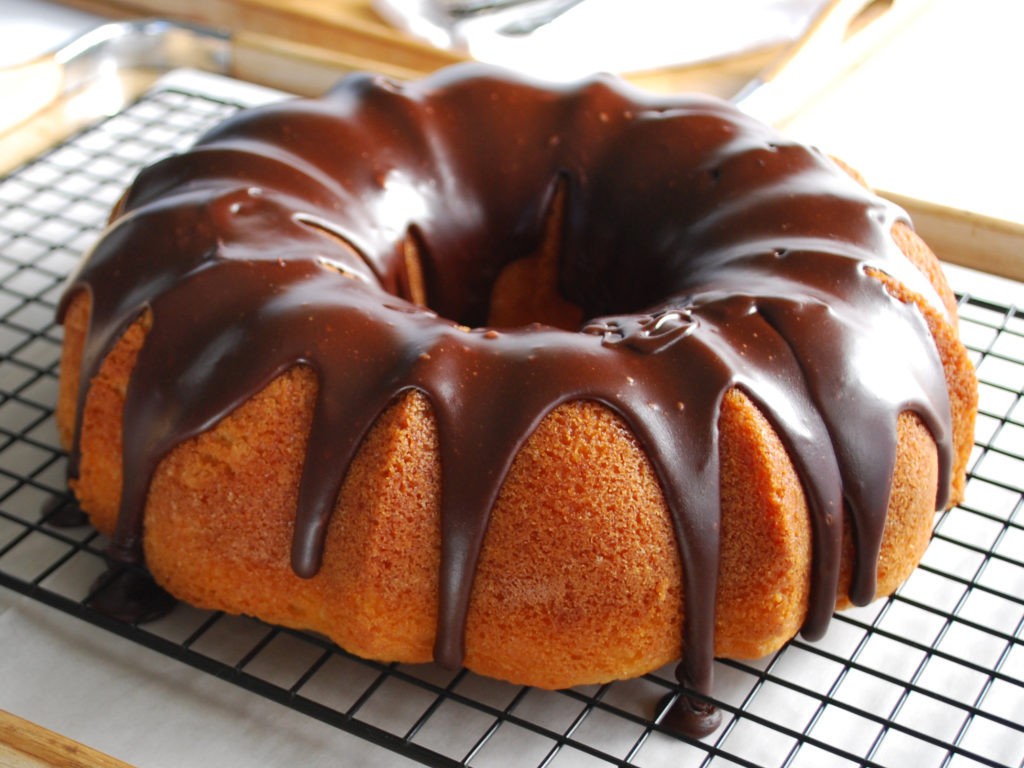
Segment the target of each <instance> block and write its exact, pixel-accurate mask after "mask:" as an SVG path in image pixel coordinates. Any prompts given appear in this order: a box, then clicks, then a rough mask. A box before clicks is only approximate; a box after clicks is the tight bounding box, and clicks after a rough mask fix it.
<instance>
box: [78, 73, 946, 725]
mask: <svg viewBox="0 0 1024 768" xmlns="http://www.w3.org/2000/svg"><path fill="white" fill-rule="evenodd" d="M560 186H561V188H562V190H563V191H564V198H565V209H564V227H563V231H562V232H561V252H560V267H559V269H560V275H559V279H560V290H561V291H562V292H563V294H564V295H565V296H566V298H568V299H569V300H571V301H572V302H574V303H576V304H577V305H579V306H580V307H581V308H582V309H583V311H584V316H585V317H586V318H587V320H586V321H585V324H584V326H583V327H582V328H581V329H579V330H578V331H570V330H562V329H557V328H552V327H548V326H543V325H531V326H527V327H519V328H511V329H488V328H486V326H485V323H486V317H487V310H488V298H489V295H490V291H491V286H492V284H493V282H494V280H495V279H496V276H497V275H498V274H499V273H500V272H501V270H502V269H503V268H504V267H505V266H506V265H507V264H508V263H510V262H511V261H513V260H515V259H517V258H520V257H522V256H524V255H526V254H529V253H531V252H533V251H535V250H536V248H537V247H538V245H539V243H540V241H541V238H542V233H543V230H544V223H545V218H546V214H547V211H548V208H549V207H550V205H551V201H552V200H553V199H554V197H555V190H556V189H557V188H559V187H560ZM900 216H901V213H900V212H899V211H898V210H896V209H894V208H893V207H891V206H889V205H888V204H886V203H884V202H883V201H881V200H879V199H878V198H876V197H874V196H873V195H870V194H869V193H868V192H866V191H865V190H864V189H863V188H861V187H860V186H859V185H858V184H856V183H855V182H853V181H852V180H851V179H850V178H849V177H847V176H846V174H844V173H842V172H841V171H839V170H838V169H837V168H836V167H835V166H834V165H833V164H832V163H831V162H830V161H829V160H828V159H827V158H825V157H823V156H822V155H821V154H819V153H818V152H817V151H815V150H813V149H808V148H806V147H803V146H800V145H797V144H794V143H792V142H788V141H786V140H784V139H782V138H781V137H779V136H778V135H776V134H775V133H774V132H772V131H771V130H770V129H768V128H766V127H764V126H762V125H760V124H758V123H756V122H754V121H752V120H751V119H749V118H747V117H745V116H744V115H742V114H741V113H739V112H737V111H736V110H735V109H733V108H732V107H731V106H729V105H728V104H726V103H724V102H720V101H718V100H715V99H709V98H704V97H689V96H687V97H654V96H648V95H642V94H639V93H637V92H634V91H631V90H629V89H628V88H627V87H626V86H625V85H623V84H621V83H619V82H617V81H614V80H612V79H610V78H604V77H598V78H595V79H592V80H590V81H587V82H583V83H580V84H576V85H572V86H557V87H550V86H541V85H539V84H535V83H530V82H525V81H519V80H515V79H512V78H509V77H508V76H506V75H503V74H500V73H496V72H494V71H492V70H487V69H483V68H479V67H474V66H469V67H456V68H452V69H449V70H445V71H443V72H441V73H439V74H436V75H434V76H431V77H429V78H426V79H424V80H422V81H418V82H413V83H409V84H404V85H399V84H396V83H393V82H390V81H387V80H384V79H380V78H374V77H371V76H365V75H356V76H351V77H349V78H347V79H345V80H344V81H342V82H341V84H340V85H339V86H338V87H336V88H335V89H334V90H333V91H332V92H331V93H330V94H329V95H328V96H326V97H325V98H324V99H322V100H317V101H292V102H287V103H283V104H279V105H273V106H269V107H266V108H261V109H258V110H253V111H248V112H244V113H241V114H239V115H237V116H236V117H234V118H232V119H230V120H228V121H227V122H225V123H224V124H222V125H221V126H219V127H217V128H215V129H214V130H212V131H211V132H209V133H208V134H207V135H206V136H204V137H203V138H202V139H201V140H200V141H199V142H198V144H197V145H196V147H195V148H194V149H193V150H191V151H189V152H186V153H184V154H182V155H179V156H175V157H172V158H169V159H167V160H164V161H162V162H159V163H157V164H155V165H154V166H152V167H150V168H149V169H147V170H145V171H143V172H142V173H141V174H140V175H139V177H138V179H137V180H136V181H135V183H134V184H133V185H132V187H131V188H130V190H129V191H128V192H127V194H126V196H125V198H124V200H123V201H122V204H121V206H120V210H119V211H118V212H117V215H116V217H115V220H114V222H113V224H112V227H111V228H110V229H109V231H108V232H107V234H106V236H105V237H104V238H103V239H102V240H101V242H100V243H99V244H98V245H97V246H96V248H95V249H94V250H93V251H92V253H91V254H90V256H89V257H88V259H87V260H85V261H84V263H83V265H82V266H81V268H80V270H79V271H78V273H77V274H76V275H75V276H74V277H73V279H72V281H71V283H70V286H69V288H68V291H67V294H66V295H65V299H64V302H63V305H62V306H66V304H67V301H68V299H69V297H70V296H71V295H73V294H75V293H77V292H78V291H82V290H86V291H88V292H90V293H91V295H92V316H91V325H90V329H89V334H88V339H87V345H86V351H85V357H84V362H83V373H82V377H81V380H82V382H84V383H88V382H89V381H90V380H91V378H92V376H93V375H94V374H95V373H96V372H97V370H98V368H99V365H100V363H101V362H102V360H103V358H104V357H105V355H106V353H107V352H108V351H109V350H110V349H111V347H112V345H113V344H114V343H115V342H116V341H117V339H118V338H119V337H120V336H121V334H122V333H123V332H124V330H125V329H126V328H127V327H128V325H130V324H131V323H132V322H133V321H135V320H136V319H137V318H139V316H140V315H141V314H143V313H144V312H149V313H150V314H151V318H152V327H151V330H150V331H149V334H148V336H147V339H146V342H145V344H144V346H143V348H142V351H141V353H140V355H139V358H138V362H137V365H136V368H135V370H134V373H133V375H132V378H131V382H130V386H129V389H128V393H127V402H126V405H125V412H124V477H125V485H124V489H123V494H122V510H121V517H120V522H119V527H118V530H117V533H116V536H115V540H114V544H113V551H114V553H115V554H116V556H117V557H118V558H120V559H122V560H125V561H139V560H141V557H142V555H141V535H142V517H143V509H144V503H145V498H146V492H147V488H148V484H149V480H150V478H151V476H152V474H153V472H154V470H155V469H156V467H157V465H158V463H159V462H160V460H161V459H162V457H163V456H164V455H165V454H166V453H167V452H168V451H169V450H170V449H172V448H173V447H174V446H175V445H177V444H179V443H181V442H182V441H184V440H186V439H188V438H189V437H191V436H193V435H196V434H197V433H200V432H202V431H203V430H205V429H207V428H209V427H210V426H212V425H214V424H215V423H217V421H218V420H219V419H221V418H223V417H224V416H225V415H227V414H228V413H230V412H231V411H232V410H234V409H235V408H237V407H238V406H239V405H240V404H241V403H243V402H244V401H245V400H247V399H248V398H249V397H251V396H252V395H253V394H254V393H256V392H257V391H258V390H260V389H261V388H263V387H264V386H266V385H267V384H268V383H269V382H270V381H271V380H272V379H274V378H275V377H276V376H278V375H280V374H281V373H282V372H284V371H285V370H287V369H289V368H291V367H293V366H296V365H306V366H309V367H310V368H312V369H313V371H314V372H315V373H316V375H317V377H318V379H319V384H320V386H319V390H318V396H317V401H316V406H315V417H314V420H313V427H312V432H311V434H310V436H309V442H308V457H307V461H306V464H305V469H304V472H303V475H302V480H301V487H300V503H299V508H298V511H297V520H296V526H295V540H294V549H293V567H294V569H295V571H296V572H297V573H298V574H299V575H301V576H304V577H308V576H312V575H313V574H315V573H316V572H317V569H318V568H319V566H320V562H321V556H322V549H323V542H324V537H325V530H326V526H327V523H328V520H329V517H330V514H331V511H332V508H333V506H334V503H335V500H336V498H337V495H338V492H339V489H340V485H341V483H342V480H343V479H344V475H345V468H346V467H347V466H348V464H349V462H350V460H351V459H352V457H353V455H354V453H355V452H356V451H357V449H358V446H359V444H360V441H361V440H362V438H363V437H364V436H365V435H366V433H367V431H368V430H369V429H370V427H371V426H372V424H373V423H374V421H375V419H376V417H377V416H378V415H379V414H380V413H381V411H383V410H384V409H385V408H386V407H387V406H388V405H389V404H390V403H391V402H393V401H394V400H395V398H396V397H398V396H399V395H400V394H402V393H403V392H405V391H407V390H410V389H415V390H419V391H420V392H422V393H423V394H424V395H425V396H426V397H427V398H428V399H429V401H430V404H431V406H432V408H433V410H434V414H435V416H436V419H437V426H438V430H439V441H440V451H441V472H442V478H441V487H442V500H441V506H442V511H441V520H442V562H441V574H440V585H441V589H440V595H439V601H440V610H439V617H438V627H437V643H436V649H435V657H436V659H437V660H438V662H440V663H442V664H447V665H458V664H459V663H460V662H461V659H462V656H463V630H464V623H465V618H466V613H467V610H468V605H469V599H470V594H471V589H472V583H473V574H474V572H475V566H476V562H477V558H478V555H479V552H480V548H481V544H482V541H483V539H484V536H485V533H486V530H487V524H488V517H489V514H490V509H491V507H492V504H493V502H494V500H495V498H496V496H497V493H498V490H499V488H500V485H501V482H502V480H503V478H504V476H505V473H506V471H507V470H508V468H509V466H510V464H511V462H512V460H513V458H514V456H515V454H516V452H517V450H518V449H519V448H520V446H521V445H522V444H523V443H524V441H525V440H526V439H527V437H528V436H529V435H530V433H531V432H532V431H533V429H534V428H535V427H536V426H537V424H538V423H539V422H540V421H541V419H543V418H544V416H545V415H546V414H548V413H549V412H550V411H551V410H552V409H554V408H555V407H556V406H558V405H559V404H561V403H565V402H568V401H572V400H580V399H586V400H593V401H597V402H600V403H603V404H605V405H606V406H607V407H609V408H610V409H612V410H613V411H614V412H616V413H617V414H619V415H620V416H621V417H622V418H623V419H624V420H625V422H626V423H627V424H628V425H629V426H630V427H631V428H632V430H633V432H634V433H635V435H636V437H637V439H638V440H639V441H640V443H641V444H642V446H643V447H644V449H645V450H646V451H647V453H648V455H649V456H650V459H651V462H652V465H653V467H654V469H655V471H656V474H657V477H658V480H659V481H660V483H661V486H662V489H663V491H664V495H665V499H666V501H667V504H668V507H669V509H670V511H671V514H672V519H673V523H674V526H675V531H676V535H677V538H678V543H679V550H680V556H681V562H682V567H683V573H684V579H685V586H684V592H685V594H684V600H685V611H686V621H685V627H684V645H683V648H682V663H681V664H680V667H679V678H680V681H681V682H682V683H683V684H684V685H686V686H690V687H692V688H694V689H696V690H698V691H701V692H703V693H705V694H706V693H708V692H710V689H711V670H712V660H713V648H714V637H713V628H714V607H715V605H714V603H715V590H716V581H717V573H718V549H719V542H718V539H719V514H720V511H719V466H718V448H717V429H718V414H719V409H720V405H721V402H722V398H723V396H724V394H725V392H726V391H727V390H729V389H730V388H732V387H738V388H740V389H741V390H742V391H743V392H744V393H745V394H746V395H747V396H748V397H750V398H751V400H753V401H754V402H755V403H756V404H757V406H758V407H759V408H760V409H761V410H762V411H763V413H764V414H765V416H766V417H767V418H768V419H769V420H770V421H771V423H772V424H773V426H774V427H775V429H776V431H777V432H778V434H779V436H780V437H781V439H782V440H783V442H784V444H785V445H786V447H787V449H788V450H789V452H790V454H791V456H792V459H793V462H794V465H795V467H796V470H797V472H798V474H799V476H800V478H801V481H802V483H803V485H804V490H805V493H806V496H807V499H808V504H809V507H810V512H811V524H812V530H813V539H814V544H813V554H814V565H813V571H814V572H813V579H812V588H811V599H810V607H809V611H808V615H807V619H806V625H805V627H804V633H805V634H806V635H808V636H810V637H816V636H818V635H820V634H821V633H822V632H823V630H824V627H825V625H826V623H827V621H828V619H829V617H830V615H831V613H832V610H833V608H834V605H835V599H836V590H837V579H838V563H839V553H840V543H841V541H840V539H841V532H842V517H843V514H848V515H849V516H850V519H851V520H852V523H853V531H854V536H855V538H856V549H857V553H858V554H857V557H856V563H855V572H854V576H853V584H852V587H851V596H852V598H853V600H854V602H857V603H864V602H867V601H868V600H870V599H872V598H873V596H874V592H875V585H874V579H875V570H876V563H875V561H876V558H877V553H878V549H879V542H880V540H881V533H882V526H883V523H884V519H885V515H886V508H887V504H888V489H889V483H890V478H891V475H892V472H893V467H894V462H895V452H896V438H895V434H896V430H895V426H896V420H897V417H898V416H899V414H900V413H901V412H903V411H907V410H910V411H913V412H915V413H917V414H919V415H920V417H921V419H922V420H923V422H924V423H925V424H926V425H927V427H928V428H929V429H930V430H931V432H932V434H933V436H934V438H935V440H936V443H937V445H938V446H939V456H940V481H939V489H938V498H937V499H936V505H937V506H943V505H944V504H945V500H946V494H947V492H948V488H949V484H950V481H949V480H950V479H949V475H950V463H951V446H950V432H951V428H950V415H949V402H948V394H947V390H946V385H945V378H944V376H943V370H942V365H941V363H940V361H939V358H938V355H937V353H936V350H935V347H934V345H933V343H932V341H931V338H930V336H929V332H928V329H927V327H926V325H925V322H924V320H923V319H922V317H921V315H920V313H919V312H918V310H917V309H916V308H915V307H914V306H912V305H908V304H905V303H903V302H901V301H899V300H897V299H895V298H894V297H893V296H891V295H890V294H889V293H888V292H887V291H886V290H885V289H884V287H883V286H882V284H881V283H880V282H879V281H878V280H877V279H875V278H874V277H872V276H871V274H870V272H872V271H877V272H881V273H885V274H888V275H891V276H893V277H895V278H896V279H898V280H900V281H901V282H903V283H905V284H907V285H908V286H910V287H911V289H913V290H914V291H917V292H918V293H920V294H922V295H925V296H928V297H930V298H932V299H933V300H934V303H935V304H936V306H937V307H939V306H940V302H939V301H938V299H937V297H935V293H934V290H933V289H932V287H931V286H930V285H929V284H928V282H927V281H926V280H925V279H924V278H923V277H922V275H920V274H919V273H918V271H917V270H916V269H915V268H914V267H913V266H912V265H911V264H910V263H909V262H908V261H907V260H906V259H905V258H904V257H903V256H902V254H901V253H900V252H899V250H898V248H897V247H896V246H895V245H894V244H893V242H892V240H891V237H890V234H889V233H890V229H891V227H892V225H893V223H894V222H895V221H896V220H897V218H899V217H900ZM410 237H412V238H415V240H416V242H417V244H418V246H419V247H420V250H421V252H422V260H423V264H422V269H423V273H424V276H425V279H426V287H427V295H428V304H429V306H430V309H427V308H422V307H417V306H414V305H413V304H412V303H411V302H410V301H409V300H408V299H409V296H408V295H405V294H403V291H406V290H407V288H406V286H407V285H408V283H409V279H408V275H407V274H406V272H405V270H406V266H405V261H404V260H403V243H404V241H405V240H406V239H407V238H410ZM62 311H63V310H62ZM84 396H85V389H84V387H83V391H82V393H81V395H80V405H81V402H84ZM82 410H83V409H82V408H81V407H79V414H81V413H82ZM76 451H77V449H76V450H75V451H73V455H72V460H71V471H72V473H74V472H75V471H76V467H77V455H76ZM675 719H676V720H680V719H686V718H682V716H680V718H675Z"/></svg>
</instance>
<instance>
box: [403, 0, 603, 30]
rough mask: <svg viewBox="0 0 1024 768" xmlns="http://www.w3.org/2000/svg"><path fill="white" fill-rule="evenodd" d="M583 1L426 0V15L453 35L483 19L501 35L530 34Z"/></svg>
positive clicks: (424, 13)
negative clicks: (458, 27) (471, 21)
mask: <svg viewBox="0 0 1024 768" xmlns="http://www.w3.org/2000/svg"><path fill="white" fill-rule="evenodd" d="M581 2H583V0H424V3H423V5H424V6H425V7H424V9H423V15H424V16H425V17H427V18H429V19H430V20H431V21H432V23H434V24H436V25H437V26H439V27H442V28H444V29H446V30H448V32H449V33H450V34H454V31H455V28H456V27H457V26H458V25H459V24H461V23H464V22H467V21H470V20H473V21H484V20H486V23H487V25H488V27H489V28H490V29H492V30H493V31H495V32H497V33H498V34H502V35H528V34H530V33H531V32H533V31H535V30H537V29H540V28H541V27H543V26H544V25H545V24H550V23H551V22H552V21H554V20H555V19H557V18H558V17H559V16H561V15H562V14H563V13H565V12H566V11H568V10H569V9H570V8H572V7H573V6H576V5H579V4H580V3H581Z"/></svg>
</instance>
